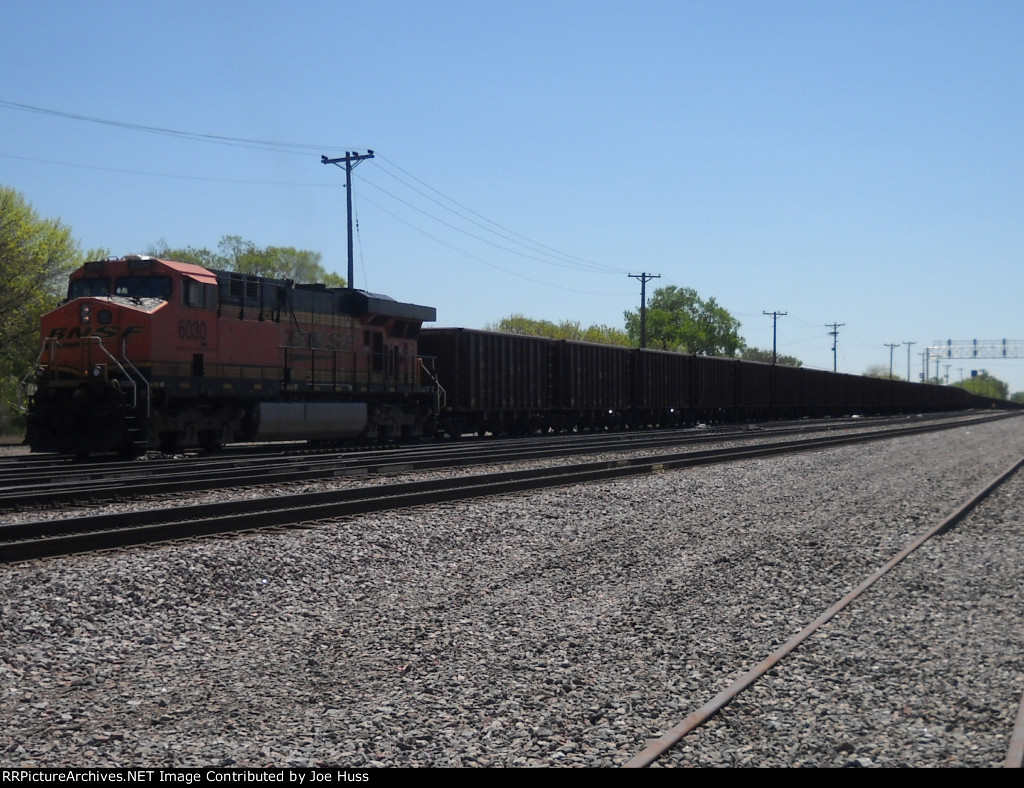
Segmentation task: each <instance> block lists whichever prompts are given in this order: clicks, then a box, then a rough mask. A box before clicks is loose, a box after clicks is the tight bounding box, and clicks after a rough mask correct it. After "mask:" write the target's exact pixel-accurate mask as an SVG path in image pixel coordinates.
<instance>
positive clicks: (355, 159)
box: [320, 150, 373, 288]
mask: <svg viewBox="0 0 1024 788" xmlns="http://www.w3.org/2000/svg"><path fill="white" fill-rule="evenodd" d="M372 158H373V151H372V150H367V151H366V153H363V154H359V153H355V152H350V151H345V155H344V156H341V157H339V158H337V159H328V158H327V157H326V156H321V157H320V163H321V164H333V165H335V166H337V167H340V166H341V163H342V162H345V204H346V207H347V211H346V213H347V215H348V283H347V284H348V286H349V287H350V288H352V287H355V263H354V261H353V255H352V170H353V169H355V167H356V165H357V164H359V162H361V161H363V160H364V159H372Z"/></svg>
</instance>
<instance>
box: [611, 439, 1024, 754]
mask: <svg viewBox="0 0 1024 788" xmlns="http://www.w3.org/2000/svg"><path fill="white" fill-rule="evenodd" d="M1022 465H1024V458H1021V459H1019V460H1017V461H1016V462H1014V463H1013V464H1012V465H1011V466H1010V467H1009V468H1007V469H1006V470H1004V471H1002V472H1001V473H1000V474H999V475H998V476H996V477H995V478H993V479H992V480H990V481H989V482H988V483H987V484H985V485H984V486H983V487H982V488H981V489H979V490H977V491H976V492H975V493H973V494H972V495H971V496H970V497H969V498H968V499H967V500H966V501H964V503H962V504H960V506H958V507H957V508H956V509H955V510H954V511H953V513H952V514H950V515H949V516H948V517H946V518H945V519H944V520H942V521H941V522H939V523H938V524H936V525H935V526H933V527H932V528H930V529H928V530H927V531H926V532H925V533H923V534H922V535H921V536H919V537H918V538H917V539H915V540H913V541H912V542H911V543H910V544H908V545H907V546H906V547H904V548H903V550H901V551H900V552H899V553H897V554H896V555H895V556H893V557H892V558H891V559H890V560H889V561H888V562H887V563H886V564H885V565H884V566H882V567H881V568H880V569H878V570H877V571H875V572H874V573H872V574H871V575H870V576H868V577H867V578H866V579H864V580H863V581H862V582H861V583H860V584H859V585H858V586H857V587H856V588H854V589H853V590H852V591H850V592H849V593H848V594H846V596H844V597H843V598H842V599H840V600H839V601H838V602H836V603H835V604H834V605H832V606H831V607H830V608H828V610H826V611H825V612H824V613H822V614H821V615H820V616H818V618H816V619H814V621H812V622H811V623H810V624H808V625H807V626H806V627H805V628H804V629H802V630H801V631H800V632H798V633H797V634H796V635H794V636H793V637H792V638H790V639H789V640H788V641H786V643H784V644H783V645H782V646H781V647H780V648H778V649H777V650H776V651H774V652H773V653H772V654H771V655H770V656H768V657H767V658H766V659H764V660H763V661H762V662H760V663H759V664H758V665H756V666H755V667H754V668H752V669H751V670H749V671H747V672H746V673H744V674H743V675H742V676H740V677H739V678H738V679H737V680H736V681H734V682H733V683H732V684H731V685H729V686H728V687H726V688H725V689H724V690H722V691H721V692H720V693H718V694H717V695H716V696H715V697H713V698H712V699H711V700H709V701H708V702H707V703H705V704H704V705H703V706H701V707H700V708H699V709H697V711H695V712H693V713H692V714H690V715H688V716H687V717H685V718H684V719H683V720H682V722H680V723H678V724H677V725H675V726H673V727H672V728H670V729H669V730H668V731H667V732H666V733H665V734H664V735H663V736H661V737H660V738H659V739H657V740H656V741H654V742H652V743H651V744H649V745H648V746H647V747H645V748H644V749H643V750H642V751H641V752H639V753H638V754H637V755H635V756H633V757H632V758H631V759H630V760H628V761H627V762H626V763H625V764H624V765H623V766H624V768H627V769H637V768H643V767H645V766H649V765H650V764H652V763H653V762H654V761H656V760H657V759H658V758H660V757H661V756H662V755H664V754H665V753H666V752H668V751H669V750H670V749H671V748H672V747H674V746H675V745H676V744H678V743H679V741H680V740H681V739H682V738H683V737H684V736H686V734H688V733H690V731H692V730H694V729H696V728H698V727H700V726H701V725H703V724H704V723H705V722H707V721H708V720H709V719H711V718H712V717H713V716H714V715H716V714H717V713H718V712H720V711H721V710H722V709H724V708H725V707H726V706H728V705H729V704H730V703H731V702H732V701H733V700H735V699H736V697H737V696H738V695H739V694H740V693H741V692H743V691H744V690H746V689H748V688H750V687H751V686H752V685H753V684H754V683H755V682H756V681H757V680H758V679H761V678H763V677H764V676H765V675H766V674H767V673H768V671H770V670H771V669H772V668H773V667H775V666H776V665H777V664H778V663H779V662H781V661H782V660H783V659H785V658H786V657H787V656H789V655H790V654H792V653H793V652H794V651H796V650H797V648H799V647H800V645H801V644H802V643H803V642H804V641H805V640H807V638H809V637H810V636H811V635H813V634H814V633H815V632H817V631H818V630H819V629H821V627H823V626H824V625H825V624H826V623H828V622H829V621H831V620H832V618H834V617H835V616H836V615H837V614H838V613H840V612H841V611H842V610H844V609H845V608H847V607H848V606H849V605H850V604H852V603H853V602H854V601H855V600H856V599H857V598H859V597H860V596H861V595H862V594H863V593H864V592H865V591H867V590H868V589H869V588H870V587H871V586H873V585H874V584H875V583H876V582H878V580H880V579H881V578H882V577H884V576H885V575H887V574H888V573H889V572H890V571H892V569H893V568H895V567H896V566H897V565H899V564H900V563H901V562H902V561H903V560H904V559H905V558H906V557H907V556H909V555H910V554H911V553H913V552H914V551H915V550H917V549H918V548H919V547H920V546H921V545H923V544H924V543H925V542H927V541H928V540H929V539H931V538H932V537H933V536H937V535H938V534H941V533H944V532H945V531H948V530H949V529H950V528H952V527H953V526H954V525H956V523H958V522H960V521H961V520H962V519H963V518H964V517H965V516H966V515H967V514H968V513H969V512H970V511H971V510H972V509H974V508H975V507H976V506H977V505H978V504H979V503H981V502H982V501H983V500H984V499H985V498H987V497H988V496H989V494H991V493H992V492H993V491H994V490H995V489H996V488H998V487H999V486H1000V485H1001V484H1003V482H1005V481H1006V480H1007V479H1009V478H1010V477H1011V476H1012V475H1013V474H1014V473H1016V472H1017V470H1018V469H1019V468H1020V467H1021V466H1022Z"/></svg>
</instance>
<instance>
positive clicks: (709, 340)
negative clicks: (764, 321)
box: [625, 285, 745, 357]
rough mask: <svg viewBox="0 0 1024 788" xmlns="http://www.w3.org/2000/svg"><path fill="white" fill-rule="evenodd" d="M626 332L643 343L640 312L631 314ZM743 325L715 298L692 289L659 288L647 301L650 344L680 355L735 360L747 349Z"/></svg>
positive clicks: (627, 317)
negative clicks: (705, 297) (687, 354)
mask: <svg viewBox="0 0 1024 788" xmlns="http://www.w3.org/2000/svg"><path fill="white" fill-rule="evenodd" d="M625 317H626V332H627V334H628V335H629V338H630V340H631V341H632V342H633V343H634V344H639V342H640V312H639V310H637V311H635V312H634V311H628V312H626V314H625ZM739 329H740V322H739V321H738V320H736V318H734V317H733V316H732V315H730V314H729V312H728V311H726V310H725V309H724V308H722V307H721V306H719V304H718V302H716V301H715V299H714V298H709V299H708V300H707V301H705V300H703V299H702V298H701V297H700V296H699V295H697V291H696V290H694V289H692V288H689V287H676V286H674V285H670V286H668V287H659V288H658V289H657V290H655V291H654V295H652V296H651V298H650V299H649V300H648V302H647V345H648V347H654V348H660V349H662V350H675V351H678V352H680V353H700V354H703V355H707V356H728V357H734V356H736V354H737V353H739V352H740V351H741V350H743V348H744V347H745V344H744V342H743V338H742V337H741V336H740V334H739Z"/></svg>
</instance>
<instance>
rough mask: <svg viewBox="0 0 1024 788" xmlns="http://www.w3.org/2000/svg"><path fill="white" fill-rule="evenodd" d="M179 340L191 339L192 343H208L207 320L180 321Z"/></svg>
mask: <svg viewBox="0 0 1024 788" xmlns="http://www.w3.org/2000/svg"><path fill="white" fill-rule="evenodd" d="M178 339H189V340H192V341H195V340H199V341H200V342H205V341H206V321H205V320H179V321H178Z"/></svg>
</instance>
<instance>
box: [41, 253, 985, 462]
mask: <svg viewBox="0 0 1024 788" xmlns="http://www.w3.org/2000/svg"><path fill="white" fill-rule="evenodd" d="M435 318H436V313H435V310H434V309H433V308H432V307H425V306H420V305H417V304H410V303H401V302H398V301H394V300H393V299H391V298H388V297H386V296H381V295H377V294H373V293H368V292H365V291H362V290H355V289H351V288H329V287H325V286H323V285H315V284H296V283H294V282H292V281H290V280H282V279H269V278H264V277H259V276H249V275H245V274H240V273H236V272H230V271H213V270H208V269H206V268H203V267H200V266H197V265H192V264H189V263H180V262H174V261H170V260H160V259H156V258H153V257H145V256H138V255H129V256H126V257H123V258H120V259H107V260H96V261H92V262H88V263H85V265H83V266H82V267H81V268H80V269H78V270H77V271H75V272H74V273H72V274H71V277H70V281H69V284H68V293H67V299H66V300H65V301H64V302H63V303H62V304H61V306H59V307H58V308H57V309H56V310H54V311H53V312H50V313H48V314H47V315H45V316H44V317H43V320H42V341H41V349H40V353H39V358H38V361H37V363H36V368H35V372H34V377H33V378H32V379H31V385H30V386H29V388H30V392H31V393H30V396H29V411H28V434H27V439H26V440H27V443H28V444H29V445H30V446H31V448H32V450H33V451H48V452H59V453H64V454H75V455H79V456H84V455H88V454H93V453H101V452H110V451H117V452H120V453H122V454H134V453H140V452H142V451H145V450H147V449H161V450H163V451H166V452H171V451H177V450H179V449H183V448H189V447H201V448H205V449H215V448H217V447H219V446H222V445H223V444H225V443H228V442H236V441H273V440H312V441H322V440H324V441H326V440H346V439H366V438H369V439H383V440H390V439H413V438H418V437H424V436H431V435H435V434H438V433H447V434H448V435H451V436H459V435H462V434H464V433H467V432H476V433H479V434H484V433H487V432H491V433H494V434H509V433H511V434H516V433H520V434H525V433H530V432H536V431H547V430H555V431H559V430H583V429H608V428H624V427H646V426H675V425H683V424H688V423H693V422H695V421H735V420H741V419H768V418H777V417H799V416H843V415H849V414H853V413H862V414H876V413H877V414H882V413H893V412H912V411H940V410H955V409H962V408H970V407H979V406H982V407H987V406H990V405H992V404H994V403H993V402H991V401H988V400H983V399H981V398H977V397H972V396H971V395H969V394H968V393H967V392H965V391H963V390H961V389H958V388H950V387H945V386H929V385H921V384H910V383H903V382H900V381H892V380H881V379H873V378H863V377H859V376H853V375H837V374H834V373H828V372H821V371H817V370H810V369H803V368H797V367H787V366H774V365H770V364H758V363H752V362H744V361H737V360H733V359H723V358H714V357H708V356H690V355H683V354H678V353H667V352H659V351H652V350H638V349H636V348H624V347H612V346H605V345H594V344H588V343H581V342H568V341H556V340H549V339H543V338H539V337H526V336H519V335H510V334H499V333H493V332H486V331H475V330H469V329H424V328H423V324H424V323H425V322H431V321H433V320H435Z"/></svg>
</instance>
